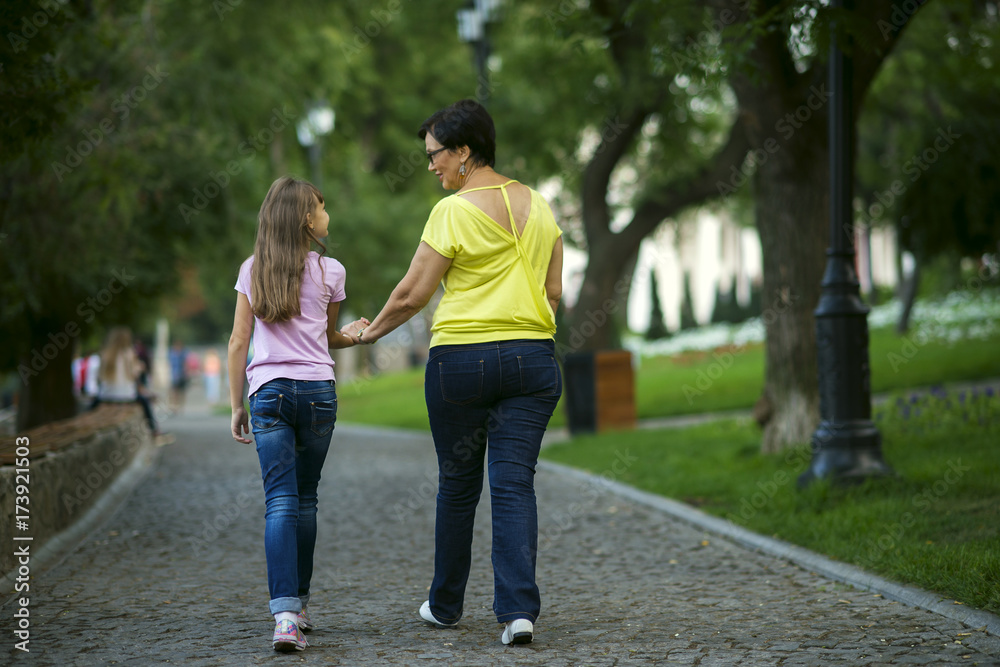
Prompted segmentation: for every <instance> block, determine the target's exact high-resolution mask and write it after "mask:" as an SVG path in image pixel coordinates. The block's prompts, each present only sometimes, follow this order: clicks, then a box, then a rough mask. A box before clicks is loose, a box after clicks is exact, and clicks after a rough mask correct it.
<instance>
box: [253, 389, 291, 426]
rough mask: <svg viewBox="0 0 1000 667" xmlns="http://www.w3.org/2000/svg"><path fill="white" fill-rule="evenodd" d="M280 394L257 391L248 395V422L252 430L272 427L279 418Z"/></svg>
mask: <svg viewBox="0 0 1000 667" xmlns="http://www.w3.org/2000/svg"><path fill="white" fill-rule="evenodd" d="M282 398H283V396H282V395H281V394H276V393H271V392H264V393H261V392H257V393H256V394H253V395H252V396H250V423H251V424H252V425H253V430H254V431H255V432H256V431H258V430H261V431H262V430H265V429H269V428H273V427H274V426H275V425H276V424H277V423H278V420H279V419H281V399H282Z"/></svg>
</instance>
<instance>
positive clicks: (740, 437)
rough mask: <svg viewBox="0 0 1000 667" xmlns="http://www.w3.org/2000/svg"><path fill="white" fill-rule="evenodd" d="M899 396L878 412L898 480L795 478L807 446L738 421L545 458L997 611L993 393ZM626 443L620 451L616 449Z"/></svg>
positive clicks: (998, 458) (596, 441) (558, 451)
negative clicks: (848, 482) (769, 446)
mask: <svg viewBox="0 0 1000 667" xmlns="http://www.w3.org/2000/svg"><path fill="white" fill-rule="evenodd" d="M990 394H991V395H987V394H985V393H977V394H976V395H975V396H973V395H972V394H971V393H962V394H958V393H952V394H945V393H944V392H942V391H936V392H934V393H932V394H925V395H923V396H920V397H904V396H900V397H898V398H897V399H896V400H895V401H890V402H889V403H887V404H886V405H884V406H883V407H881V408H879V409H878V410H877V411H876V420H877V424H878V426H879V429H880V432H881V433H882V436H883V441H884V442H883V452H884V455H885V458H886V461H887V462H888V463H889V464H890V465H891V466H892V467H893V469H894V470H895V472H896V473H897V476H896V477H893V478H889V479H882V480H869V481H867V482H865V483H864V484H862V485H859V486H853V487H840V486H835V485H831V484H829V483H816V484H814V485H812V486H810V487H808V488H806V489H804V490H799V489H798V488H797V487H796V479H797V477H798V475H799V474H800V473H801V472H803V471H804V470H805V469H806V468H807V466H808V464H809V461H810V453H809V450H808V448H799V449H793V450H789V451H787V452H785V453H783V454H778V455H772V456H763V455H761V454H760V453H759V452H760V435H759V432H758V430H757V428H756V426H755V425H753V424H752V423H750V422H748V421H746V420H725V421H720V422H716V423H711V424H706V425H703V426H698V427H693V428H688V429H682V430H680V429H679V430H662V431H636V432H630V433H628V435H627V439H626V437H625V436H623V434H621V433H609V434H601V435H595V436H589V437H582V438H575V439H573V440H572V441H570V442H568V443H564V444H561V445H556V446H553V447H550V448H547V449H546V450H544V451H543V457H544V458H548V459H551V460H553V461H559V462H561V463H565V464H567V465H571V466H574V467H578V468H583V469H587V470H591V471H594V472H598V471H602V470H607V469H608V467H609V466H610V465H611V464H612V463H614V460H615V456H616V452H617V451H618V450H620V449H621V448H622V447H627V449H628V453H629V454H630V455H631V456H633V457H636V458H637V459H638V462H637V464H636V465H632V466H631V467H630V468H629V469H628V470H627V471H625V472H624V473H623V474H622V475H621V476H620V477H619V478H618V479H619V481H621V482H624V483H626V484H630V485H633V486H636V487H638V488H641V489H644V490H646V491H650V492H653V493H657V494H660V495H664V496H669V497H672V498H676V499H678V500H682V501H684V502H687V503H689V504H692V505H695V506H699V507H700V508H701V509H702V510H704V511H706V512H708V513H710V514H714V515H716V516H720V517H724V518H727V519H729V520H731V521H733V522H734V523H737V524H739V525H742V526H745V527H747V528H749V529H750V530H753V531H756V532H758V533H762V534H765V535H772V536H775V537H778V538H780V539H783V540H786V541H788V542H792V543H794V544H798V545H800V546H803V547H806V548H808V549H812V550H814V551H817V552H820V553H823V554H826V555H827V556H830V557H832V558H835V559H837V560H840V561H844V562H848V563H852V564H854V565H858V566H860V567H862V568H864V569H866V570H868V571H871V572H876V573H878V574H881V575H883V576H886V577H887V578H889V579H893V580H896V581H901V582H905V583H910V584H914V585H916V586H919V587H921V588H925V589H928V590H933V591H937V592H938V593H940V594H941V595H942V596H945V597H948V598H952V599H955V600H957V601H959V602H961V603H963V604H968V605H972V606H974V607H977V608H981V609H986V610H988V611H991V612H994V613H1000V455H998V454H1000V451H998V449H1000V445H998V443H1000V397H998V396H996V395H995V394H993V393H992V392H990ZM626 442H627V444H625V443H626Z"/></svg>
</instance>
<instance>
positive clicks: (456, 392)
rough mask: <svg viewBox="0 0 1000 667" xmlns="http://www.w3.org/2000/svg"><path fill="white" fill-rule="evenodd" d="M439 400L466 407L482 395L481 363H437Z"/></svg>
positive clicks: (480, 361)
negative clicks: (439, 383) (439, 380)
mask: <svg viewBox="0 0 1000 667" xmlns="http://www.w3.org/2000/svg"><path fill="white" fill-rule="evenodd" d="M438 374H439V375H440V378H441V398H442V399H443V400H445V401H447V402H448V403H454V404H456V405H468V404H469V403H473V402H475V401H478V400H479V399H480V398H481V397H482V395H483V361H482V359H480V360H479V361H441V362H438Z"/></svg>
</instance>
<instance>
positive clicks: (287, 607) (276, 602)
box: [268, 598, 302, 615]
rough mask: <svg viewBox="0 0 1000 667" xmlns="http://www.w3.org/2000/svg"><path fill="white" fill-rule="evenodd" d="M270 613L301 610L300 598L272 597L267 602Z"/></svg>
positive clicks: (297, 611)
mask: <svg viewBox="0 0 1000 667" xmlns="http://www.w3.org/2000/svg"><path fill="white" fill-rule="evenodd" d="M268 606H269V607H270V609H271V614H272V615H273V614H280V613H281V612H283V611H290V612H293V613H295V614H297V613H299V612H300V611H302V600H300V599H299V598H274V599H273V600H271V602H269V603H268Z"/></svg>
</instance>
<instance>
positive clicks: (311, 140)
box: [295, 102, 336, 190]
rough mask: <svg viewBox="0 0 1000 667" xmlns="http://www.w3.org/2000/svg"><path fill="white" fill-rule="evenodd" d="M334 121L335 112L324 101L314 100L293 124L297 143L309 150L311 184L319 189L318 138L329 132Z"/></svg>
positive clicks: (320, 179) (320, 187) (320, 182)
mask: <svg viewBox="0 0 1000 667" xmlns="http://www.w3.org/2000/svg"><path fill="white" fill-rule="evenodd" d="M335 121H336V113H335V112H334V110H333V109H332V108H331V107H330V105H329V104H327V103H326V102H316V103H314V104H312V105H311V106H310V107H309V111H308V112H306V115H305V117H304V118H302V119H301V120H300V121H299V122H298V123H297V124H296V126H295V133H296V135H298V138H299V143H300V144H302V146H304V147H305V148H306V150H307V151H308V152H309V168H310V171H311V178H312V182H313V185H315V186H316V187H317V188H319V189H320V190H322V189H323V186H322V180H323V179H322V176H323V174H322V170H321V169H320V164H321V159H320V158H321V150H320V143H321V142H320V139H321V138H322V137H324V136H326V135H328V134H330V133H331V132H333V126H334V124H335Z"/></svg>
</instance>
